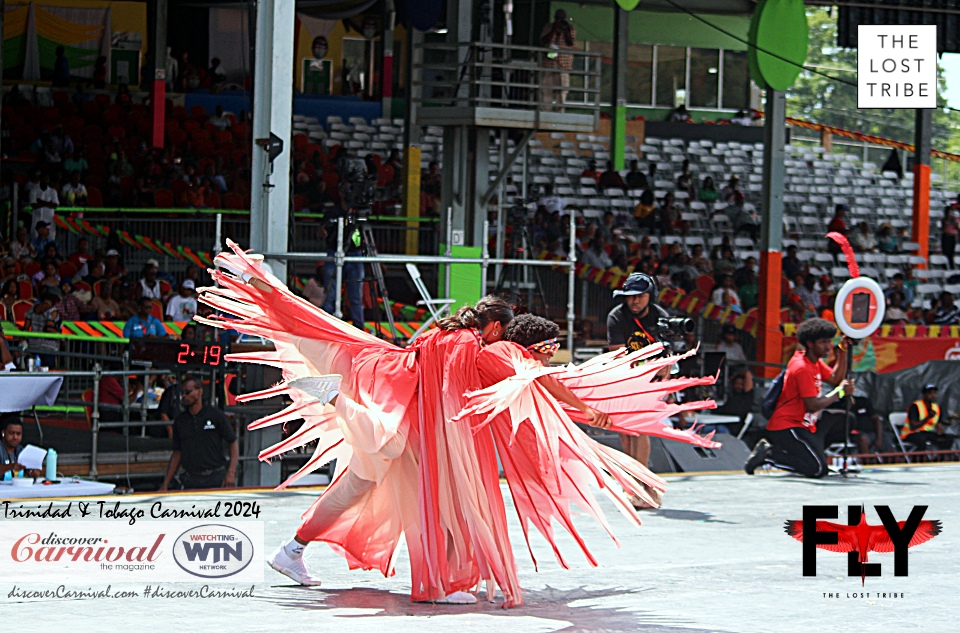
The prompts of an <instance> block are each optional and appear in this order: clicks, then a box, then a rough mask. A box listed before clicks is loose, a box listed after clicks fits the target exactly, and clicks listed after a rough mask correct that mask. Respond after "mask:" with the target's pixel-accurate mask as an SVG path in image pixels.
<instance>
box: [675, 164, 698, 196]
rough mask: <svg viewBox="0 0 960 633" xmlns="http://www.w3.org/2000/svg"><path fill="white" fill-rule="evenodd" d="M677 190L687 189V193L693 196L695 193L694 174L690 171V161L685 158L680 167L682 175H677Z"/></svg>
mask: <svg viewBox="0 0 960 633" xmlns="http://www.w3.org/2000/svg"><path fill="white" fill-rule="evenodd" d="M677 190H678V191H686V192H687V195H689V196H690V197H691V198H692V197H693V195H694V191H693V174H691V173H690V161H689V160H686V159H684V161H683V165H682V166H681V167H680V175H679V176H678V177H677Z"/></svg>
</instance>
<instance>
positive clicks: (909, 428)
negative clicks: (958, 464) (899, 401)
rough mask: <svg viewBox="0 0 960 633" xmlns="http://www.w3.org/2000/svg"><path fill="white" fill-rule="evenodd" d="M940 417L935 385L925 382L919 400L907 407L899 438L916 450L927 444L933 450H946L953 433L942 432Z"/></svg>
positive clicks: (950, 444)
mask: <svg viewBox="0 0 960 633" xmlns="http://www.w3.org/2000/svg"><path fill="white" fill-rule="evenodd" d="M940 420H941V417H940V405H939V404H938V403H937V386H936V385H935V384H932V383H930V384H926V385H924V386H923V392H922V395H921V397H920V399H919V400H915V401H914V402H913V403H911V404H910V406H909V407H908V408H907V421H906V422H905V423H904V425H903V428H902V429H901V430H900V439H901V440H903V441H904V442H910V443H911V444H913V445H914V446H916V447H917V450H918V451H923V450H931V449H927V448H926V446H927V445H928V444H930V445H932V446H933V447H934V449H935V450H940V451H948V450H950V449H951V448H953V440H954V439H956V438H955V437H954V436H953V435H946V434H944V432H943V424H942V423H941V421H940Z"/></svg>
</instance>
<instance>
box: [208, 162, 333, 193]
mask: <svg viewBox="0 0 960 633" xmlns="http://www.w3.org/2000/svg"><path fill="white" fill-rule="evenodd" d="M206 177H207V178H208V179H209V180H210V182H211V183H212V184H213V186H214V187H216V190H217V191H218V192H219V193H227V191H228V187H227V180H226V179H225V178H224V177H223V176H222V175H221V174H218V173H217V169H216V167H215V166H213V165H207V170H206ZM320 184H323V180H320Z"/></svg>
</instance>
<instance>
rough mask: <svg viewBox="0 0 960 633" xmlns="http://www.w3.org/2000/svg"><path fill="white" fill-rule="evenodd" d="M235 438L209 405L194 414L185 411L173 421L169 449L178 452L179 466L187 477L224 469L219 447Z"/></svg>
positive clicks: (220, 412)
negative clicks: (171, 447) (186, 473)
mask: <svg viewBox="0 0 960 633" xmlns="http://www.w3.org/2000/svg"><path fill="white" fill-rule="evenodd" d="M236 439H237V436H236V435H235V434H234V432H233V428H232V427H231V426H230V421H229V420H227V416H226V415H224V413H223V411H221V410H220V409H215V408H213V407H211V406H209V405H204V407H203V408H202V409H200V411H198V412H197V415H193V414H191V413H190V411H189V410H187V411H183V412H182V413H180V415H178V416H177V417H176V418H175V419H174V420H173V450H175V451H180V452H181V455H180V463H181V465H182V466H183V469H184V470H185V471H187V472H188V473H191V474H199V473H201V472H204V471H208V470H215V469H217V468H223V467H225V466H226V465H227V458H226V455H224V446H223V445H224V443H227V444H230V443H232V442H234V441H236Z"/></svg>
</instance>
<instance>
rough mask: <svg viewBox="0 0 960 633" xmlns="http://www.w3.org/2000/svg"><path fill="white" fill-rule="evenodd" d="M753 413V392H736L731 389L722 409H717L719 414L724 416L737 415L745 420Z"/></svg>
mask: <svg viewBox="0 0 960 633" xmlns="http://www.w3.org/2000/svg"><path fill="white" fill-rule="evenodd" d="M751 411H753V391H752V390H751V391H739V392H738V391H735V390H733V389H730V390H729V391H728V393H727V401H726V402H724V403H723V406H722V407H717V413H721V414H724V415H736V416H739V417H740V419H741V420H743V419H744V418H745V417H746V416H747V414H748V413H750V412H751Z"/></svg>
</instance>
